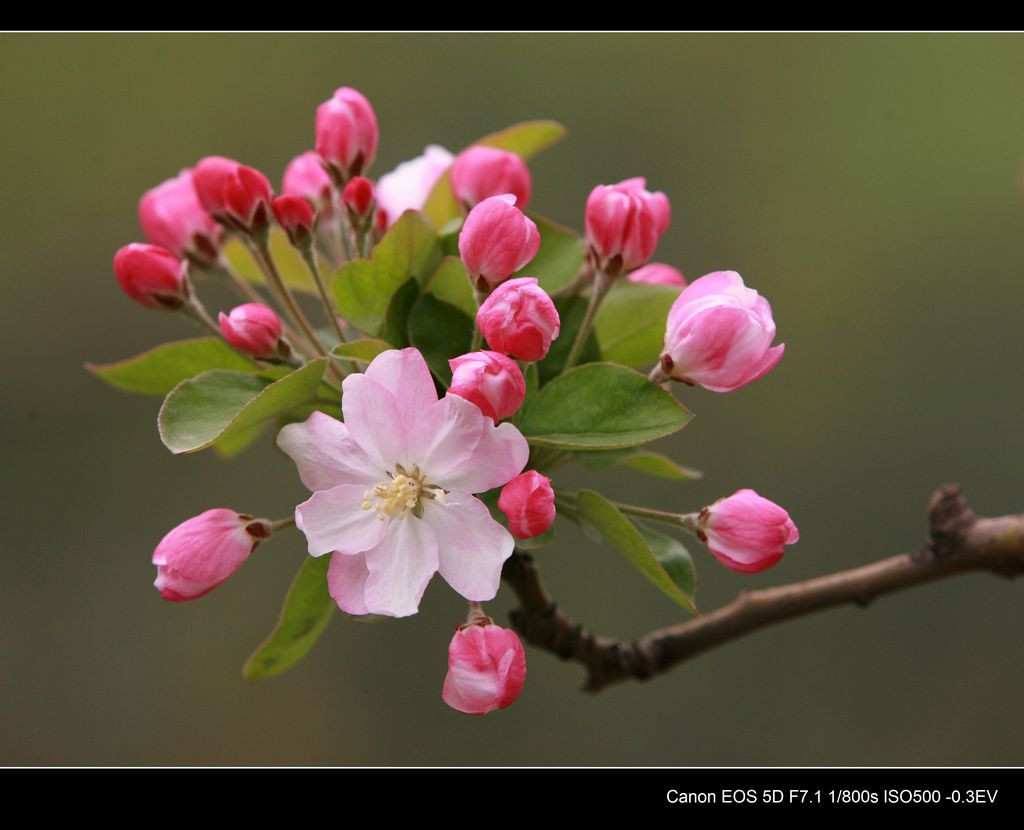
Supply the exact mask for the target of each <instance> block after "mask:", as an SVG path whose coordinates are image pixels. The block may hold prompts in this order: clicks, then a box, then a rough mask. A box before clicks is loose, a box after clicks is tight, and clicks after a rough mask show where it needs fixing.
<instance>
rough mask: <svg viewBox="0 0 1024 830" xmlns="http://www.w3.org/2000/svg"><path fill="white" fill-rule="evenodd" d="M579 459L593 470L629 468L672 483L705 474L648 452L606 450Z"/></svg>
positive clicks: (582, 454) (582, 453)
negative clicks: (617, 467) (616, 467)
mask: <svg viewBox="0 0 1024 830" xmlns="http://www.w3.org/2000/svg"><path fill="white" fill-rule="evenodd" d="M578 457H579V459H580V460H581V461H582V462H583V463H584V464H585V465H586V466H587V467H589V468H590V469H591V470H598V471H600V470H607V469H608V468H609V467H615V466H619V467H629V468H630V469H632V470H636V471H637V472H641V473H646V474H647V475H649V476H655V477H656V478H667V479H670V480H671V481H687V480H690V479H695V478H701V477H703V475H704V473H702V472H701V471H700V470H694V469H691V468H690V467H683V466H682V465H681V464H677V463H676V462H675V461H673V460H672V459H671V458H669V457H668V456H666V455H662V454H661V453H658V452H649V451H648V450H606V451H605V452H581V453H579V455H578Z"/></svg>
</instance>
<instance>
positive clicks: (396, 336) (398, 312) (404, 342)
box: [384, 277, 420, 349]
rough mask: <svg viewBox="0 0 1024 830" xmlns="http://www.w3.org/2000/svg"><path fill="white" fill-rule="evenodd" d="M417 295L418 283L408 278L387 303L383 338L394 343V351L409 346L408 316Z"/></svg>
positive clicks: (418, 293) (412, 278)
mask: <svg viewBox="0 0 1024 830" xmlns="http://www.w3.org/2000/svg"><path fill="white" fill-rule="evenodd" d="M419 295H420V286H419V283H417V282H416V278H415V277H409V279H407V280H406V281H405V284H404V285H403V286H402V287H401V288H399V289H398V290H397V291H396V292H395V293H394V296H392V297H391V302H390V303H388V310H387V313H386V314H385V315H384V337H385V339H387V341H388V342H390V343H394V344H395V348H396V349H404V348H405V347H406V346H408V345H409V315H410V314H411V313H412V307H413V305H415V303H416V298H417V297H419Z"/></svg>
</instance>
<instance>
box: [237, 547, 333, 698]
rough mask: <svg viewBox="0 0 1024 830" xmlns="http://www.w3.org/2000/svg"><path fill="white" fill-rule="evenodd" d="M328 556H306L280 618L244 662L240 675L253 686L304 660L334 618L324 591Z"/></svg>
mask: <svg viewBox="0 0 1024 830" xmlns="http://www.w3.org/2000/svg"><path fill="white" fill-rule="evenodd" d="M330 564H331V557H330V556H319V557H313V556H308V557H306V559H305V561H304V562H303V563H302V567H301V568H299V572H298V573H297V574H296V575H295V579H294V580H292V584H291V587H290V588H289V589H288V595H287V596H286V597H285V598H284V605H283V606H282V607H281V616H280V617H279V618H278V621H277V625H275V626H274V630H273V631H271V632H270V636H269V637H267V639H266V640H264V641H263V642H262V643H261V644H260V645H259V647H258V648H257V649H256V650H255V651H254V652H253V653H252V655H251V656H250V657H249V659H248V660H246V661H245V667H244V668H243V669H242V673H243V674H244V675H245V679H246V680H249V681H251V682H253V683H255V682H256V681H257V680H263V679H265V678H267V677H273V676H274V675H277V674H282V673H283V672H286V671H287V670H288V669H290V668H291V667H292V666H294V665H295V664H296V663H298V662H299V661H300V660H301V659H302V658H303V657H305V656H306V655H307V654H308V653H309V650H310V649H311V648H312V647H313V644H314V643H315V642H316V641H317V640H318V639H319V638H320V635H321V634H323V633H324V629H325V628H326V627H327V623H328V622H330V619H331V617H333V616H334V612H335V605H334V600H332V599H331V596H330V594H329V593H328V592H327V568H328V567H329V566H330Z"/></svg>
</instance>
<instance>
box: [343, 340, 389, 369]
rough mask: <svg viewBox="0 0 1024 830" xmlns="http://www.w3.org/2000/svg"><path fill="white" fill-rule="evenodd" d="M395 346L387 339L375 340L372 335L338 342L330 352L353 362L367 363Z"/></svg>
mask: <svg viewBox="0 0 1024 830" xmlns="http://www.w3.org/2000/svg"><path fill="white" fill-rule="evenodd" d="M393 348H395V347H394V346H392V345H391V344H390V343H388V341H387V340H375V339H374V338H372V337H363V338H362V339H360V340H350V341H348V342H347V343H339V344H338V345H337V346H335V347H334V348H333V349H331V354H334V355H337V356H338V357H343V358H345V359H346V360H351V361H352V362H353V363H369V362H370V361H371V360H373V359H374V358H375V357H376V356H377V355H379V354H381V353H382V352H386V351H388V350H389V349H393Z"/></svg>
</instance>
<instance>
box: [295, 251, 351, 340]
mask: <svg viewBox="0 0 1024 830" xmlns="http://www.w3.org/2000/svg"><path fill="white" fill-rule="evenodd" d="M300 253H301V254H302V259H303V261H304V262H305V263H306V267H307V268H308V269H309V273H310V274H312V276H313V282H315V283H316V288H317V291H319V292H320V299H321V300H323V302H324V311H325V312H326V313H327V319H328V320H330V321H331V327H332V328H333V329H334V333H335V334H336V335H338V342H340V343H344V342H345V333H344V332H343V331H342V330H341V323H339V322H338V315H337V314H335V313H334V303H332V302H331V298H330V295H329V294H328V293H327V285H326V283H324V278H323V275H322V274H321V273H320V266H319V265H317V262H316V251H314V250H313V246H312V245H307V246H306V247H305V248H302V249H301V250H300Z"/></svg>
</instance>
